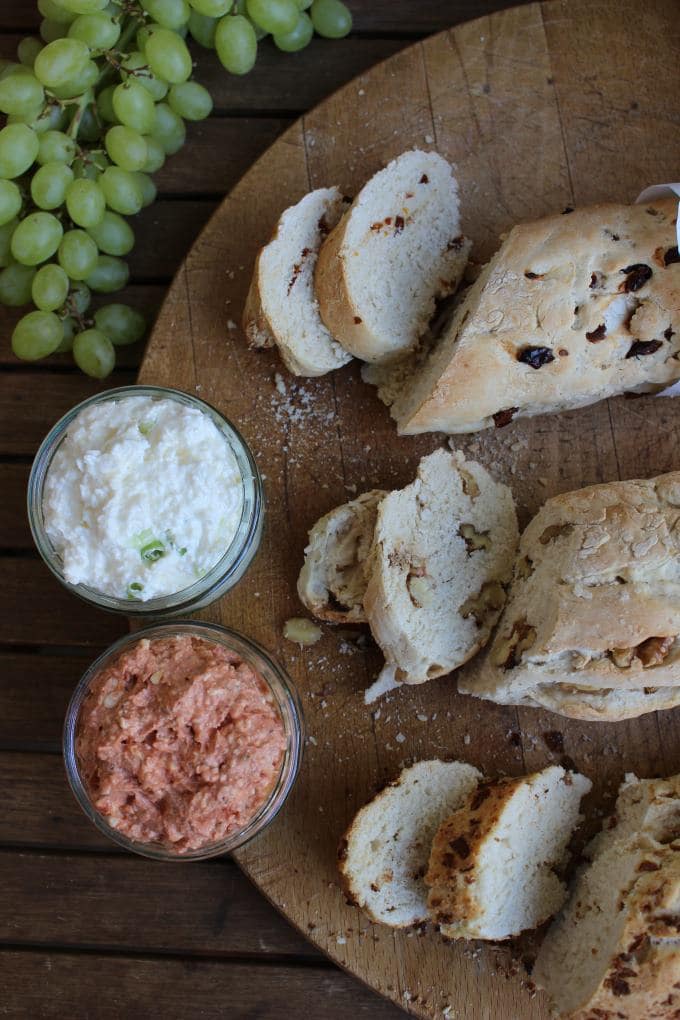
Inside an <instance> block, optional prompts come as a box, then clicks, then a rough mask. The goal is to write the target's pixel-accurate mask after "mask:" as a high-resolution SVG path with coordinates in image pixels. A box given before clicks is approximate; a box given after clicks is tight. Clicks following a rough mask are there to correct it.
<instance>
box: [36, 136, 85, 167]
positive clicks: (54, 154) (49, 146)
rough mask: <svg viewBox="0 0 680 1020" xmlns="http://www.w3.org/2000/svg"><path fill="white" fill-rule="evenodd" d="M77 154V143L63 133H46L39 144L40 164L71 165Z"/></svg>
mask: <svg viewBox="0 0 680 1020" xmlns="http://www.w3.org/2000/svg"><path fill="white" fill-rule="evenodd" d="M75 154H76V143H75V142H74V141H73V139H72V138H69V136H68V135H67V134H64V132H63V131H51V130H50V131H45V132H44V134H43V135H41V137H40V140H39V143H38V162H39V163H41V164H42V165H43V166H44V165H45V163H70V162H71V161H72V160H73V157H74V156H75Z"/></svg>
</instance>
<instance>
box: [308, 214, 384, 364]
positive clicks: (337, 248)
mask: <svg viewBox="0 0 680 1020" xmlns="http://www.w3.org/2000/svg"><path fill="white" fill-rule="evenodd" d="M353 209H354V204H353V205H352V206H351V207H350V208H349V210H348V211H347V212H346V213H345V215H344V216H343V217H342V219H341V220H340V222H339V223H338V224H337V226H335V227H334V228H333V230H331V232H330V234H329V235H328V237H327V238H326V240H325V241H324V243H323V244H322V245H321V250H320V251H319V257H318V259H317V263H316V268H315V270H314V290H315V292H316V298H317V301H318V302H319V314H320V315H321V321H322V322H323V324H324V325H325V327H326V329H327V330H328V331H329V333H330V334H331V335H332V336H334V337H335V338H336V340H337V341H338V343H339V344H341V345H342V346H343V347H344V348H345V350H346V351H348V352H349V353H350V354H353V355H354V356H355V357H357V358H364V359H368V360H370V358H371V352H372V351H373V350H375V346H376V342H377V341H376V338H375V336H374V335H373V333H372V332H371V331H370V330H369V329H368V328H367V327H366V325H365V323H364V322H363V320H362V318H361V316H360V315H359V314H358V312H357V309H356V307H355V306H354V305H353V304H352V301H351V298H350V292H349V286H348V283H347V277H346V274H345V263H344V259H343V258H342V256H341V253H340V252H341V248H342V245H343V242H344V240H345V233H346V231H347V227H348V225H349V218H350V216H351V213H352V210H353Z"/></svg>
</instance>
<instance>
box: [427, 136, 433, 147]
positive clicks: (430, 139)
mask: <svg viewBox="0 0 680 1020" xmlns="http://www.w3.org/2000/svg"><path fill="white" fill-rule="evenodd" d="M425 142H426V144H427V145H432V143H433V142H434V138H433V137H432V135H425Z"/></svg>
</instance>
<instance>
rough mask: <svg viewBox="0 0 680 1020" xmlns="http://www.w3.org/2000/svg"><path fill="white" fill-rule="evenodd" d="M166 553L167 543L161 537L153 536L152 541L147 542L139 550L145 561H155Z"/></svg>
mask: <svg viewBox="0 0 680 1020" xmlns="http://www.w3.org/2000/svg"><path fill="white" fill-rule="evenodd" d="M165 553H166V548H165V543H164V542H161V540H160V539H159V538H152V539H151V541H150V542H147V543H146V545H143V546H142V548H141V549H140V550H139V555H140V556H141V557H142V559H143V560H144V562H145V563H155V562H156V560H159V559H160V558H161V556H165Z"/></svg>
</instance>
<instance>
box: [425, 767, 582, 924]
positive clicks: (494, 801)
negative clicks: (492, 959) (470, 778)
mask: <svg viewBox="0 0 680 1020" xmlns="http://www.w3.org/2000/svg"><path fill="white" fill-rule="evenodd" d="M591 785H592V784H591V782H590V780H589V779H586V778H585V776H581V775H579V774H578V773H572V772H565V770H564V769H563V768H561V767H560V766H558V765H553V766H551V767H549V768H546V769H544V770H543V771H542V772H536V773H534V774H533V775H530V776H521V777H520V778H518V779H500V780H497V781H495V782H489V783H483V784H481V785H480V786H479V787H478V788H477V789H476V790H475V791H474V792H473V793H472V794H470V795H469V796H468V799H467V800H466V802H465V804H464V805H463V806H462V807H461V808H459V809H458V811H456V812H455V814H453V815H451V817H450V818H447V819H446V820H445V821H444V822H442V824H441V826H440V827H439V831H438V832H437V835H436V836H435V838H434V842H433V845H432V853H431V854H430V863H429V867H428V871H427V874H426V876H425V883H426V885H428V886H429V887H430V893H429V896H428V910H429V912H430V916H431V918H432V920H433V921H435V922H436V923H437V924H438V925H439V927H440V930H441V933H442V935H445V936H447V937H448V938H453V939H460V938H465V939H507V938H511V937H512V936H514V935H519V934H520V932H522V931H525V930H526V929H528V928H537V927H538V926H539V925H541V924H543V922H544V921H547V920H548V918H549V917H552V915H553V914H554V913H555V912H556V911H557V910H559V908H560V907H561V906H562V904H563V903H564V900H565V899H566V895H567V891H566V887H565V886H564V884H563V883H562V881H561V880H560V879H559V877H558V875H557V874H556V871H557V870H559V869H561V868H562V867H564V865H565V864H566V857H567V844H568V842H569V839H570V837H571V834H572V832H573V830H574V828H575V827H576V825H577V824H578V822H579V820H580V815H579V803H580V800H581V798H582V797H583V796H584V795H585V794H586V793H588V791H589V790H590V788H591Z"/></svg>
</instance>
